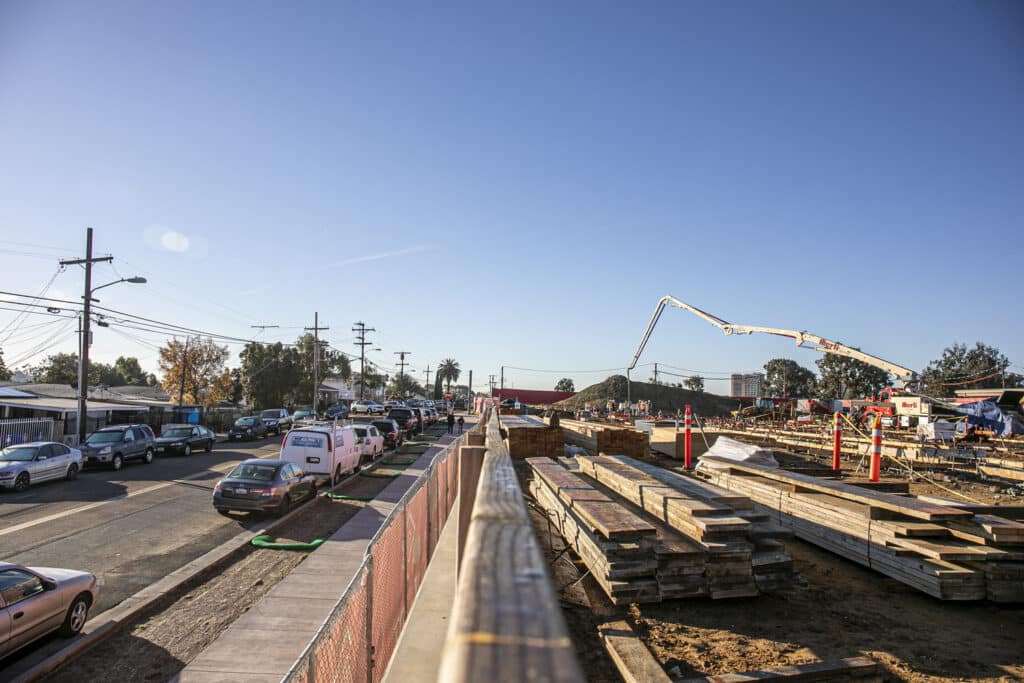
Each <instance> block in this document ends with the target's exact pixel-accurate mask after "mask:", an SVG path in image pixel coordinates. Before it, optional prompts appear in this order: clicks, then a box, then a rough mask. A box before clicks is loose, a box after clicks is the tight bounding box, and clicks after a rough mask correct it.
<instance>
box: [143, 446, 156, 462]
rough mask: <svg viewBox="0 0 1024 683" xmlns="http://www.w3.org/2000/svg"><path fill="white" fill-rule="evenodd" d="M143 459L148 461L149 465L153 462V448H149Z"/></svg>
mask: <svg viewBox="0 0 1024 683" xmlns="http://www.w3.org/2000/svg"><path fill="white" fill-rule="evenodd" d="M142 459H143V460H144V461H145V462H146V464H147V465H148V464H149V463H151V462H153V449H152V448H147V449H146V454H145V455H143V456H142Z"/></svg>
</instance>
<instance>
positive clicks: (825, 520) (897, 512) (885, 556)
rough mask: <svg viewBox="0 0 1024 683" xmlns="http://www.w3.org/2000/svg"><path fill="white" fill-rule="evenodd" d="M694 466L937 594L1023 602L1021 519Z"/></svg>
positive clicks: (793, 478) (740, 469) (834, 546)
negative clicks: (1018, 520)
mask: <svg viewBox="0 0 1024 683" xmlns="http://www.w3.org/2000/svg"><path fill="white" fill-rule="evenodd" d="M701 463H702V465H701V467H700V468H699V469H698V472H699V473H701V474H702V475H703V476H705V477H706V478H707V479H708V480H709V481H711V482H712V483H714V484H716V485H718V486H720V487H722V488H725V489H727V490H729V491H732V492H734V493H737V494H741V495H744V496H749V498H750V499H751V500H753V501H754V502H756V503H758V505H759V506H761V507H762V509H765V510H770V511H771V513H772V514H773V517H774V519H775V520H776V521H777V522H778V523H779V524H781V525H782V526H784V527H787V528H789V529H792V530H793V532H794V533H795V534H796V536H797V537H799V538H802V539H804V540H806V541H808V542H810V543H814V544H815V545H818V546H820V547H822V548H826V549H828V550H830V551H832V552H834V553H836V554H838V555H841V556H843V557H845V558H847V559H850V560H853V561H855V562H858V563H860V564H862V565H865V566H867V567H871V568H872V569H875V570H877V571H880V572H882V573H883V574H885V575H886V576H889V577H891V578H894V579H896V580H898V581H900V582H902V583H904V584H906V585H908V586H911V587H913V588H915V589H917V590H920V591H922V592H924V593H927V594H928V595H932V596H934V597H936V598H940V599H943V600H980V599H988V600H992V601H995V602H1020V601H1024V524H1022V523H1021V522H1017V521H1013V520H1010V519H1006V518H1003V517H1000V516H997V515H996V514H992V513H990V512H986V513H980V512H975V511H974V510H971V509H969V508H966V507H964V506H960V505H957V504H956V503H955V502H953V501H944V500H942V499H935V498H917V497H914V496H911V495H903V494H896V493H887V492H883V491H877V490H870V489H866V488H863V487H859V486H853V485H850V484H845V483H843V482H838V481H829V480H821V479H817V478H815V477H811V476H808V475H805V474H799V473H794V472H787V471H784V470H778V469H767V468H763V467H759V466H755V465H749V464H740V463H736V462H732V461H728V460H722V459H719V458H712V457H705V458H703V459H702V460H701Z"/></svg>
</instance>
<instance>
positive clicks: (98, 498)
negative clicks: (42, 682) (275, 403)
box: [0, 437, 281, 680]
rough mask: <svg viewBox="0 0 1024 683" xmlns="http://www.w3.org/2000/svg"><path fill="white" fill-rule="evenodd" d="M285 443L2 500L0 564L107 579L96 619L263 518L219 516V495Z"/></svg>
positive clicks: (27, 656)
mask: <svg viewBox="0 0 1024 683" xmlns="http://www.w3.org/2000/svg"><path fill="white" fill-rule="evenodd" d="M280 444H281V439H280V437H271V438H269V439H264V440H261V441H255V442H244V443H239V442H235V443H232V444H227V443H219V444H217V445H216V446H214V449H213V452H212V453H196V454H194V455H192V456H189V457H188V458H185V457H183V456H166V457H158V458H157V459H155V460H154V461H153V463H152V464H150V465H146V464H142V463H136V462H132V463H130V464H126V466H125V467H124V468H123V469H121V471H119V472H113V471H111V470H107V469H103V470H95V469H90V470H86V471H84V472H82V473H81V474H80V475H79V478H78V479H77V480H76V481H56V482H46V483H43V484H38V485H36V486H33V487H31V488H30V489H29V490H27V491H24V492H22V493H12V492H9V491H4V492H0V560H4V561H8V562H15V563H18V564H24V565H29V566H39V567H64V568H68V569H81V570H85V571H90V572H92V573H94V574H96V575H97V576H99V577H100V579H101V581H102V584H103V585H102V587H101V588H100V599H99V601H98V602H97V604H96V605H93V607H92V610H91V614H92V615H96V614H99V613H100V612H103V611H104V610H106V609H109V608H110V607H113V606H114V605H116V604H118V603H120V602H121V601H122V600H124V599H125V598H127V597H128V596H130V595H133V594H134V593H136V592H138V591H139V590H141V589H142V588H145V587H146V586H148V585H150V584H151V583H153V582H155V581H156V580H158V579H160V578H163V577H164V576H166V575H167V574H169V573H170V572H172V571H174V570H175V569H178V568H179V567H181V566H183V565H185V564H187V563H188V562H190V561H192V560H194V559H195V558H197V557H199V556H201V555H203V554H205V553H206V552H207V551H209V550H211V549H212V548H214V547H216V546H218V545H220V544H222V543H224V542H226V541H228V540H229V539H231V538H232V537H233V536H235V535H236V534H238V533H239V532H240V531H242V530H243V529H245V528H247V527H249V526H254V527H255V526H258V525H260V524H261V522H263V521H264V519H265V518H262V517H259V516H254V515H248V514H234V515H232V517H225V516H223V515H220V514H218V513H217V512H216V511H215V510H214V509H213V506H212V505H211V503H210V499H211V497H212V495H213V486H214V484H216V482H217V480H219V479H220V478H221V477H223V476H224V474H226V473H227V472H228V471H229V470H230V469H231V468H232V467H234V465H235V464H236V463H238V462H240V461H242V460H245V459H246V458H266V457H275V456H276V455H277V454H278V453H279V452H280ZM62 645H63V641H62V640H61V639H60V638H56V637H48V638H43V639H42V640H40V641H38V642H37V643H36V644H35V645H31V646H29V647H27V648H25V649H23V650H22V651H21V652H19V653H15V654H14V655H12V656H11V657H8V658H6V659H3V660H0V680H6V679H7V678H9V677H11V676H13V675H14V674H15V673H16V670H20V669H23V668H25V667H26V666H27V665H29V664H31V663H33V662H35V661H38V660H41V659H43V658H45V657H46V656H48V655H50V654H52V653H53V652H56V651H57V650H59V649H60V647H61V646H62Z"/></svg>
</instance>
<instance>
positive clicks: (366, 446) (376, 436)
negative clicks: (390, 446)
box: [352, 424, 384, 460]
mask: <svg viewBox="0 0 1024 683" xmlns="http://www.w3.org/2000/svg"><path fill="white" fill-rule="evenodd" d="M352 432H353V433H354V434H355V435H356V444H358V445H359V454H360V456H362V457H363V458H369V459H370V460H376V459H377V458H379V457H380V456H382V455H384V437H383V436H381V433H380V432H379V431H377V428H376V427H374V426H373V425H372V424H368V425H354V426H353V427H352Z"/></svg>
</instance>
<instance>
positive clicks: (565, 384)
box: [555, 377, 576, 391]
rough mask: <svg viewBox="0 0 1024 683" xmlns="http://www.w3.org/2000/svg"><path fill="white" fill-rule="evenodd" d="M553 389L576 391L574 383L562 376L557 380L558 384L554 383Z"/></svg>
mask: <svg viewBox="0 0 1024 683" xmlns="http://www.w3.org/2000/svg"><path fill="white" fill-rule="evenodd" d="M555 391H576V385H575V384H573V381H572V380H571V379H570V378H568V377H563V378H562V379H560V380H558V384H556V385H555Z"/></svg>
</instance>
